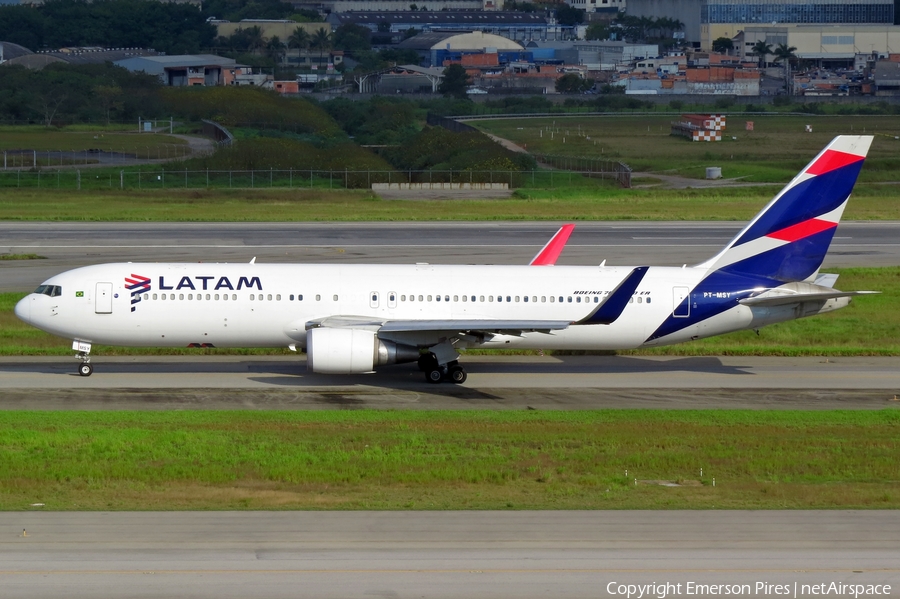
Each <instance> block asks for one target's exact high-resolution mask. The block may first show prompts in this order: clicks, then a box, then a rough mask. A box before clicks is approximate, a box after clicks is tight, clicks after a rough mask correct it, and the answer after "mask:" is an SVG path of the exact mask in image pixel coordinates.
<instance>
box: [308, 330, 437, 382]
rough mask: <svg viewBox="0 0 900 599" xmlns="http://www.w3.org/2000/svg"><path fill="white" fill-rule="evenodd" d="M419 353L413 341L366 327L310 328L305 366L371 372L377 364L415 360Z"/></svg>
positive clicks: (329, 370) (318, 369)
mask: <svg viewBox="0 0 900 599" xmlns="http://www.w3.org/2000/svg"><path fill="white" fill-rule="evenodd" d="M419 355H420V354H419V350H418V349H417V348H415V347H413V346H411V345H401V344H398V343H394V342H393V341H384V340H382V339H379V338H378V337H377V336H376V334H375V332H374V331H367V330H363V329H339V328H329V327H322V328H317V329H310V331H309V333H308V337H307V341H306V368H307V369H308V370H311V371H312V372H319V373H323V374H351V373H359V372H371V371H372V369H373V368H374V367H375V366H382V365H384V364H402V363H404V362H415V361H416V360H418V359H419Z"/></svg>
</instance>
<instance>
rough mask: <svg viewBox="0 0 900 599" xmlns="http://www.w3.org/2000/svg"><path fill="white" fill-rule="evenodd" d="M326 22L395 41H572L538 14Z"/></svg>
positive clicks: (387, 15) (371, 16)
mask: <svg viewBox="0 0 900 599" xmlns="http://www.w3.org/2000/svg"><path fill="white" fill-rule="evenodd" d="M327 21H328V22H329V23H331V26H332V27H333V28H335V29H337V28H338V27H340V26H341V25H343V24H345V23H354V24H356V25H361V26H363V27H367V28H368V29H370V30H371V31H372V32H373V33H376V32H380V33H381V34H382V35H385V34H387V33H391V34H395V38H396V41H400V39H402V35H403V34H404V33H406V32H407V31H408V30H410V29H416V30H418V31H422V32H430V31H441V32H451V31H455V32H467V31H474V30H478V31H482V32H484V33H491V34H494V35H500V36H503V37H506V38H509V39H512V40H517V41H527V40H546V39H562V38H564V37H566V38H567V37H572V35H573V34H574V28H573V27H562V26H559V25H556V24H555V23H551V22H550V21H549V20H548V19H547V17H545V16H544V15H543V14H540V13H525V12H487V11H462V10H456V11H410V10H407V11H396V12H393V11H387V12H374V11H366V12H353V13H332V14H330V15H328V18H327Z"/></svg>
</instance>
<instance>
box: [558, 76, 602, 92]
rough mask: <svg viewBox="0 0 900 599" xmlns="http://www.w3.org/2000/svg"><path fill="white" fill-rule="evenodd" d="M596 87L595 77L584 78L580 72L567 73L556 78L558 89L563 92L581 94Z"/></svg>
mask: <svg viewBox="0 0 900 599" xmlns="http://www.w3.org/2000/svg"><path fill="white" fill-rule="evenodd" d="M592 87H594V80H593V79H584V78H582V77H581V75H579V74H578V73H566V74H565V75H563V76H562V77H560V78H559V79H557V80H556V91H558V92H559V93H561V94H580V93H582V92H586V91H587V90H589V89H591V88H592Z"/></svg>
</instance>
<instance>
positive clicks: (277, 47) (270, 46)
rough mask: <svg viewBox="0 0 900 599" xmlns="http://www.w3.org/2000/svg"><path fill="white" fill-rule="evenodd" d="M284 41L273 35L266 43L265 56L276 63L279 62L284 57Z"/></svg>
mask: <svg viewBox="0 0 900 599" xmlns="http://www.w3.org/2000/svg"><path fill="white" fill-rule="evenodd" d="M284 48H285V45H284V42H282V41H281V39H280V38H279V37H278V36H277V35H273V36H272V39H270V40H269V41H268V42H267V43H266V56H268V57H269V58H271V59H272V60H274V61H275V63H276V64H278V63H279V62H281V59H282V58H283V57H284Z"/></svg>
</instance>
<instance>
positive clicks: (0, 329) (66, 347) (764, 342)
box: [0, 267, 900, 356]
mask: <svg viewBox="0 0 900 599" xmlns="http://www.w3.org/2000/svg"><path fill="white" fill-rule="evenodd" d="M828 271H829V272H837V273H840V275H841V276H840V279H839V280H838V285H837V286H838V288H839V289H842V290H846V291H854V290H860V289H862V290H872V291H881V292H882V293H881V295H876V296H866V297H859V298H856V299H854V300H853V302H852V303H851V304H850V305H849V306H848V307H846V308H844V309H842V310H837V311H835V312H831V313H828V314H822V315H820V316H813V317H810V318H805V319H801V320H796V321H792V322H787V323H782V324H777V325H772V326H769V327H765V328H763V329H761V330H760V334H759V335H756V333H754V332H753V331H742V332H738V333H732V334H730V335H723V336H721V337H712V338H709V339H703V340H700V341H694V342H691V343H685V344H681V345H674V346H670V347H662V348H655V349H647V350H638V351H634V352H625V353H629V354H643V355H657V354H666V355H790V356H800V355H811V356H822V355H826V356H882V355H892V356H896V355H900V267H893V268H845V269H828ZM23 296H24V294H21V293H3V294H0V355H51V356H69V355H72V350H71V340H67V339H61V338H59V337H54V336H52V335H48V334H47V333H44V332H42V331H38V330H37V329H34V328H32V327H30V326H28V325H26V324H24V323H23V322H21V321H19V320H18V319H17V318H16V316H15V314H13V312H12V310H13V307H14V306H15V304H16V302H17V301H18V300H19V299H20V298H22V297H23ZM94 353H95V354H98V355H148V354H189V355H203V354H240V355H244V354H278V355H281V354H287V353H289V352H288V350H286V349H284V350H280V349H275V350H224V349H222V350H219V349H214V350H209V349H187V348H180V349H179V348H176V349H158V350H153V349H143V348H140V349H133V348H113V347H104V346H94Z"/></svg>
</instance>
